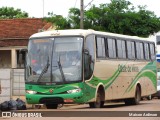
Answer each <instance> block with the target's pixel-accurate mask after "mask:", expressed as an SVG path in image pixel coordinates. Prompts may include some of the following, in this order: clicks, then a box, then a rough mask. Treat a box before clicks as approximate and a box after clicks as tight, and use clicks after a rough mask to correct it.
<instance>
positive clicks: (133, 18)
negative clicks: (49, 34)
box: [48, 0, 160, 37]
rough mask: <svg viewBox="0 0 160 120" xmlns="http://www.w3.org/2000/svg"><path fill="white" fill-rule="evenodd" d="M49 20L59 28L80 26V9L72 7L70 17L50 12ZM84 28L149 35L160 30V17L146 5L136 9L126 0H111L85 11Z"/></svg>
mask: <svg viewBox="0 0 160 120" xmlns="http://www.w3.org/2000/svg"><path fill="white" fill-rule="evenodd" d="M50 15H51V18H48V19H50V20H49V21H50V22H53V23H54V24H56V25H57V26H58V27H57V28H58V29H68V28H72V29H77V28H80V10H79V9H78V8H70V10H69V16H68V19H66V18H63V17H62V16H59V15H53V14H50ZM84 28H85V29H94V30H99V31H107V32H113V33H120V34H125V35H133V36H141V37H148V36H149V35H151V34H154V33H156V32H158V31H160V18H157V16H156V15H155V14H154V13H153V12H151V11H149V10H146V6H138V9H136V8H135V7H134V6H133V5H132V3H131V2H129V1H126V0H111V2H110V3H109V4H100V5H99V7H96V6H95V5H92V7H91V8H90V9H88V10H86V11H85V12H84Z"/></svg>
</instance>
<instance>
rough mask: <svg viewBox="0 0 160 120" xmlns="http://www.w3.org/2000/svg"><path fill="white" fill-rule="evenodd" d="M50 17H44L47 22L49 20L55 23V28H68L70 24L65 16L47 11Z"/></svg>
mask: <svg viewBox="0 0 160 120" xmlns="http://www.w3.org/2000/svg"><path fill="white" fill-rule="evenodd" d="M48 15H50V17H47V18H44V19H45V20H46V21H47V22H51V23H53V24H54V25H55V27H56V29H69V28H70V24H69V22H68V21H67V19H66V18H64V17H63V16H61V15H55V14H53V12H51V13H50V12H48Z"/></svg>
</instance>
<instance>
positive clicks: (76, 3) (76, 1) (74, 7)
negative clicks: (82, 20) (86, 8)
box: [74, 0, 77, 8]
mask: <svg viewBox="0 0 160 120" xmlns="http://www.w3.org/2000/svg"><path fill="white" fill-rule="evenodd" d="M76 4H77V0H76V2H75V4H74V8H75V7H76Z"/></svg>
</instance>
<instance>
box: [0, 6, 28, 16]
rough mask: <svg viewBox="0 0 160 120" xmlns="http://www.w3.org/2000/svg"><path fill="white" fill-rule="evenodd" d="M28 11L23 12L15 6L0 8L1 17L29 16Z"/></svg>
mask: <svg viewBox="0 0 160 120" xmlns="http://www.w3.org/2000/svg"><path fill="white" fill-rule="evenodd" d="M27 17H28V13H26V12H24V11H23V12H22V11H21V10H20V9H16V10H15V9H14V8H13V7H2V8H0V19H13V18H27Z"/></svg>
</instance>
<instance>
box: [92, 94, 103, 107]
mask: <svg viewBox="0 0 160 120" xmlns="http://www.w3.org/2000/svg"><path fill="white" fill-rule="evenodd" d="M101 98H102V94H101V93H100V91H98V92H97V96H96V101H95V102H90V103H89V106H90V108H102V107H103V105H104V101H102V99H101Z"/></svg>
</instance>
